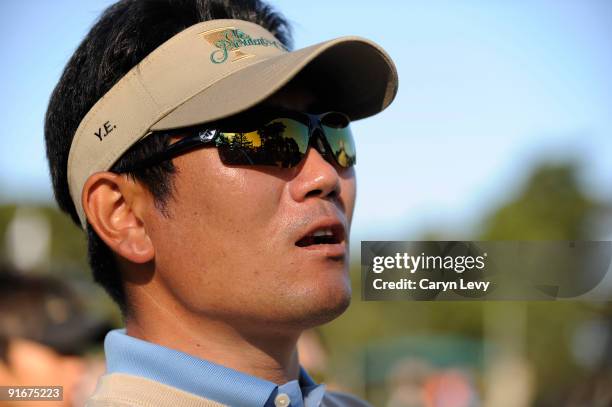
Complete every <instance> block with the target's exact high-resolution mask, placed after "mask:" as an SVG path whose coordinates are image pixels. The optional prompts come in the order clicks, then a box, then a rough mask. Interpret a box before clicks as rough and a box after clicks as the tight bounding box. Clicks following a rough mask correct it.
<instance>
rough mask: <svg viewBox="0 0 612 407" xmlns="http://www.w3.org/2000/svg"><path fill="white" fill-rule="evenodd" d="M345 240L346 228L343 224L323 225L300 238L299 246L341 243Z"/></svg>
mask: <svg viewBox="0 0 612 407" xmlns="http://www.w3.org/2000/svg"><path fill="white" fill-rule="evenodd" d="M343 241H344V229H343V228H342V226H340V225H337V226H326V227H321V228H318V229H316V230H314V231H313V232H311V233H309V234H307V235H306V236H304V237H302V238H301V239H300V240H298V241H297V242H296V243H295V245H296V246H298V247H309V246H314V245H331V244H339V243H342V242H343Z"/></svg>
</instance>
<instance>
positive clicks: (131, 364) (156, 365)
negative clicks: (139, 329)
mask: <svg viewBox="0 0 612 407" xmlns="http://www.w3.org/2000/svg"><path fill="white" fill-rule="evenodd" d="M104 352H105V354H106V369H107V372H108V373H125V374H130V375H133V376H139V377H144V378H147V379H151V380H154V381H156V382H160V383H163V384H166V385H168V386H172V387H175V388H178V389H181V390H184V391H186V392H189V393H193V394H196V395H198V396H200V397H204V398H208V399H211V400H215V401H217V402H219V403H222V404H226V405H229V406H244V407H250V406H253V407H254V406H259V407H261V406H267V405H271V406H274V400H275V398H276V397H277V396H278V395H279V394H281V393H284V394H286V395H287V396H289V398H290V400H291V407H302V406H303V407H315V406H318V405H319V404H320V402H321V400H322V398H323V395H324V394H325V385H323V384H321V385H317V384H316V383H315V382H314V381H313V380H312V379H311V378H310V376H308V373H306V371H305V370H304V369H303V368H302V367H300V377H299V380H292V381H290V382H287V383H285V384H283V385H281V386H277V385H276V384H275V383H272V382H270V381H267V380H264V379H260V378H258V377H255V376H251V375H248V374H245V373H241V372H239V371H237V370H234V369H230V368H228V367H225V366H221V365H218V364H216V363H213V362H209V361H207V360H204V359H199V358H196V357H194V356H191V355H188V354H186V353H183V352H179V351H176V350H173V349H170V348H166V347H164V346H160V345H156V344H154V343H150V342H146V341H143V340H141V339H137V338H134V337H131V336H129V335H127V334H126V332H125V329H116V330H113V331H110V332H109V333H108V334H107V335H106V338H105V340H104Z"/></svg>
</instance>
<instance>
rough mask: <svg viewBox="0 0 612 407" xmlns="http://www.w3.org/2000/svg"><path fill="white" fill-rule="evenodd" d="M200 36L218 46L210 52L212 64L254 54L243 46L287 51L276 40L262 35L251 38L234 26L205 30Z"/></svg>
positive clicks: (233, 60) (236, 59)
mask: <svg viewBox="0 0 612 407" xmlns="http://www.w3.org/2000/svg"><path fill="white" fill-rule="evenodd" d="M202 36H203V37H204V39H205V40H206V41H208V43H209V44H210V45H212V46H214V47H216V48H218V49H217V50H216V51H213V52H212V53H211V54H210V60H211V62H212V63H213V64H222V63H224V62H225V61H227V60H229V61H230V62H236V61H239V60H241V59H244V58H250V57H252V56H254V54H249V53H248V52H247V51H246V50H244V47H254V46H258V47H276V48H278V49H281V50H283V51H287V48H285V46H284V45H283V44H281V43H280V42H279V41H277V40H269V39H267V38H264V37H260V38H252V37H251V36H250V35H248V34H247V33H245V32H244V31H241V30H239V29H237V28H234V27H224V28H218V29H216V30H210V31H206V32H203V33H202ZM241 48H243V49H241Z"/></svg>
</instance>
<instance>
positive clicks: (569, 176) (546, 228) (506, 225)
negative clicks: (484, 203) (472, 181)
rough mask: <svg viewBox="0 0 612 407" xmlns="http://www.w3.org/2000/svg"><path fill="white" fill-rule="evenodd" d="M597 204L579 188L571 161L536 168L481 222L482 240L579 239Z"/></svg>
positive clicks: (586, 233) (585, 236)
mask: <svg viewBox="0 0 612 407" xmlns="http://www.w3.org/2000/svg"><path fill="white" fill-rule="evenodd" d="M597 207H598V205H597V203H596V202H595V201H594V200H592V199H591V198H589V197H588V196H587V195H586V194H585V193H584V191H583V190H582V188H581V186H580V184H579V182H578V177H577V167H576V165H574V164H556V165H554V164H544V165H542V166H540V167H539V168H536V169H535V170H534V171H533V173H532V175H531V177H530V178H529V180H528V181H527V184H526V186H525V188H524V189H523V190H522V191H521V192H520V193H519V194H518V196H517V197H516V198H515V199H513V200H512V201H510V202H508V203H507V204H505V205H503V206H502V207H501V208H499V209H497V210H495V211H494V212H493V213H492V214H491V215H489V216H488V217H487V218H486V219H485V221H484V227H483V231H482V234H481V236H480V238H481V239H482V240H498V239H502V240H538V239H541V240H580V239H589V238H592V237H593V233H592V231H591V230H590V229H589V228H588V225H589V220H590V217H591V216H592V215H593V210H594V209H596V208H597Z"/></svg>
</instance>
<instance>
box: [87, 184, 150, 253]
mask: <svg viewBox="0 0 612 407" xmlns="http://www.w3.org/2000/svg"><path fill="white" fill-rule="evenodd" d="M145 199H148V196H147V194H146V193H145V191H144V189H143V187H142V186H141V185H140V184H138V183H137V182H135V181H134V180H133V179H131V178H129V177H128V176H126V175H120V174H115V173H112V172H98V173H95V174H93V175H91V176H90V177H89V178H88V179H87V181H86V182H85V186H84V187H83V195H82V202H83V209H84V210H85V215H86V216H87V220H88V221H89V224H90V225H91V226H92V227H93V229H94V230H95V232H96V233H97V234H98V236H100V238H101V239H102V240H103V241H104V243H106V245H107V246H108V247H110V248H111V249H112V250H113V251H114V252H115V253H117V254H119V255H120V256H121V257H123V258H125V259H126V260H128V261H131V262H133V263H146V262H149V261H151V260H153V257H154V255H155V249H154V247H153V243H152V242H151V239H150V237H149V235H148V234H147V232H146V229H145V227H144V222H143V220H142V215H143V210H144V208H145V202H144V200H145Z"/></svg>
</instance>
